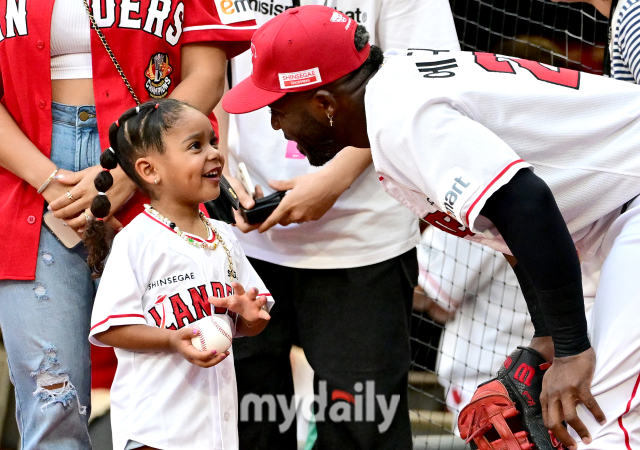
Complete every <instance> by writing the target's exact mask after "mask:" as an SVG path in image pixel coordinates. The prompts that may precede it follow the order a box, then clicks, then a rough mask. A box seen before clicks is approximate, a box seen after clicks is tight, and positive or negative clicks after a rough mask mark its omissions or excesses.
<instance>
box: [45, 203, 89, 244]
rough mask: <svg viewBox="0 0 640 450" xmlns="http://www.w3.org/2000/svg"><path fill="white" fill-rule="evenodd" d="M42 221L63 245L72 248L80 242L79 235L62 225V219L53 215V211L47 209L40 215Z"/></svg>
mask: <svg viewBox="0 0 640 450" xmlns="http://www.w3.org/2000/svg"><path fill="white" fill-rule="evenodd" d="M42 222H43V223H44V226H45V227H46V228H47V229H48V230H49V231H51V234H53V235H54V236H55V238H56V239H57V240H58V241H60V242H61V243H62V245H64V246H65V247H67V248H73V247H75V246H76V245H78V244H79V243H80V242H82V239H80V236H78V235H77V234H76V232H75V231H73V229H72V228H70V227H67V226H64V221H63V220H62V219H58V218H56V216H54V215H53V211H47V213H45V215H44V216H43V217H42Z"/></svg>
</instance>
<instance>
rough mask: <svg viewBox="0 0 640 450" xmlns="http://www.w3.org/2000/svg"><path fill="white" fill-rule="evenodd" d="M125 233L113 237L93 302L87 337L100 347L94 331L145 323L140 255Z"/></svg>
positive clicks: (96, 332) (134, 243) (135, 243)
mask: <svg viewBox="0 0 640 450" xmlns="http://www.w3.org/2000/svg"><path fill="white" fill-rule="evenodd" d="M125 231H126V230H125ZM129 237H130V235H127V234H123V233H122V232H121V233H120V234H118V235H117V236H116V237H115V239H114V241H113V246H112V248H111V253H110V254H109V259H108V260H107V263H106V265H105V268H104V272H103V274H102V278H100V285H99V286H98V292H97V294H96V299H95V302H94V304H93V312H92V314H91V331H90V332H89V341H90V342H91V343H92V344H94V345H97V346H100V347H107V345H105V344H102V343H101V342H100V341H98V340H97V339H96V338H95V335H96V334H98V333H102V332H103V331H106V330H108V329H109V328H110V327H112V326H118V325H138V324H139V325H146V324H147V321H146V320H145V316H144V311H143V308H142V296H143V295H144V292H145V288H146V285H145V282H144V281H142V280H145V279H146V278H144V274H142V273H140V272H141V270H140V268H139V267H138V265H139V264H138V261H140V260H142V259H143V258H140V257H139V252H140V251H141V249H140V248H139V247H138V245H137V244H138V243H137V242H132V240H131V239H129Z"/></svg>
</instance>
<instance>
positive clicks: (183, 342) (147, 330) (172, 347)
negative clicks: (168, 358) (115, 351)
mask: <svg viewBox="0 0 640 450" xmlns="http://www.w3.org/2000/svg"><path fill="white" fill-rule="evenodd" d="M197 333H198V331H197V330H196V329H195V328H192V327H185V328H181V329H180V330H176V331H173V330H162V329H160V328H155V327H150V326H148V325H124V326H119V327H111V328H109V329H108V330H107V331H104V332H102V333H99V334H96V336H95V338H96V339H97V340H98V341H100V342H102V343H103V344H107V345H110V346H112V347H116V348H121V349H123V350H128V351H130V352H140V353H153V352H164V353H180V354H181V355H182V356H183V357H184V359H186V360H187V361H189V362H190V363H191V364H195V365H196V366H199V367H212V366H215V365H216V364H218V363H219V362H220V361H222V360H223V359H225V358H226V357H227V355H228V354H229V352H228V351H227V352H224V353H222V354H219V355H217V354H216V351H215V350H213V352H210V351H204V350H202V351H201V350H198V349H197V348H195V347H194V346H193V345H192V344H191V338H193V337H194V336H196V335H197Z"/></svg>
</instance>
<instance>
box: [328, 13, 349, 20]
mask: <svg viewBox="0 0 640 450" xmlns="http://www.w3.org/2000/svg"><path fill="white" fill-rule="evenodd" d="M346 21H347V18H346V17H345V16H343V15H342V14H340V13H339V12H337V11H336V12H334V13H333V15H332V16H331V22H346Z"/></svg>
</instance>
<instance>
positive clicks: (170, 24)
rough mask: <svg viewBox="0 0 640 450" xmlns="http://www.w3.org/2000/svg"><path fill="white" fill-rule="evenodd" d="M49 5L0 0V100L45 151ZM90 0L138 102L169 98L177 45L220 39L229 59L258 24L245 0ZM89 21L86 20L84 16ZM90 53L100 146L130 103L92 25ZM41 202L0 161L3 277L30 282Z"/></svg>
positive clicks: (137, 206) (136, 204)
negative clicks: (236, 5) (244, 4)
mask: <svg viewBox="0 0 640 450" xmlns="http://www.w3.org/2000/svg"><path fill="white" fill-rule="evenodd" d="M79 1H81V0H79ZM53 4H54V0H37V1H36V0H0V73H1V74H2V99H1V102H2V104H3V105H4V106H5V107H6V108H7V110H8V111H9V113H10V114H11V115H12V116H13V118H14V119H15V121H16V123H17V124H18V126H19V127H20V129H21V130H22V131H23V132H24V134H25V135H26V136H27V137H28V138H29V139H30V140H31V142H33V143H34V144H35V146H36V147H38V149H40V151H41V152H42V153H43V154H44V155H45V156H47V157H48V156H49V155H50V152H51V132H52V120H51V81H50V80H51V72H50V56H49V55H50V51H51V49H50V44H49V43H50V34H51V13H52V10H53ZM90 4H91V6H92V7H93V13H94V17H95V19H96V21H97V23H98V26H100V28H101V30H102V32H103V33H104V35H105V37H106V40H107V42H108V44H109V46H110V47H111V49H112V50H113V53H114V55H115V57H116V59H117V60H118V62H119V64H120V66H121V67H122V69H123V71H124V73H125V75H126V76H127V78H128V80H129V82H130V83H131V86H132V87H133V90H134V92H135V93H136V95H137V96H138V98H139V99H140V101H141V102H144V101H147V100H149V99H153V98H164V97H167V96H168V95H170V94H171V92H172V90H173V88H174V87H175V86H176V85H177V84H178V83H179V82H180V80H181V73H180V63H181V60H180V48H181V46H182V45H184V44H189V43H195V42H225V43H227V57H229V58H231V57H233V56H235V55H237V54H238V53H240V52H242V51H244V50H246V49H247V48H249V45H250V39H251V36H252V35H253V32H254V31H255V29H256V25H255V21H254V20H252V17H253V16H252V14H247V12H246V11H242V10H240V9H241V8H242V6H243V3H242V2H229V1H224V0H208V1H202V0H191V1H175V0H173V1H171V0H165V1H159V0H139V1H135V0H107V1H100V0H93V1H91V0H90ZM230 4H233V5H235V4H238V6H239V7H240V8H238V9H236V7H235V6H233V7H232V6H230ZM86 26H87V27H90V23H89V17H88V15H87V22H86ZM91 54H92V66H93V89H94V95H95V101H96V111H97V118H98V131H99V133H100V143H101V145H102V147H103V148H107V147H108V146H109V140H108V128H109V126H110V124H111V123H112V122H113V121H114V120H115V119H117V118H118V117H119V116H120V114H122V112H124V111H125V110H126V109H127V108H130V107H132V106H135V102H134V100H133V98H132V97H131V94H130V93H129V92H128V90H127V88H126V86H125V85H124V82H123V81H122V79H121V77H120V75H119V74H118V72H117V70H116V68H115V66H114V64H113V62H112V61H111V59H110V58H109V56H108V54H107V52H106V50H105V49H104V47H103V45H102V43H101V42H100V40H99V38H98V36H97V34H96V33H95V31H93V30H91ZM211 117H212V118H213V116H211ZM16 151H20V150H19V149H16ZM43 181H44V180H43ZM43 209H44V198H43V197H42V196H41V195H38V194H37V193H36V189H34V188H33V187H31V186H30V185H29V184H28V183H27V182H25V181H24V180H22V179H20V178H18V177H17V176H15V175H13V174H12V173H10V172H9V171H7V170H5V169H3V168H0V229H2V230H12V232H11V236H9V234H5V237H4V238H2V239H0V255H1V257H0V279H13V280H31V279H34V277H35V269H36V257H37V251H38V243H39V236H40V226H41V221H42V215H43V214H42V213H43ZM126 209H127V210H126V211H123V214H124V216H125V217H123V218H122V220H125V222H127V220H126V218H127V217H133V216H134V215H135V214H134V213H132V211H135V213H136V214H137V213H138V212H140V211H141V210H142V201H141V199H137V198H136V199H132V200H130V201H129V202H128V203H127V204H126ZM119 217H121V216H119Z"/></svg>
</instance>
